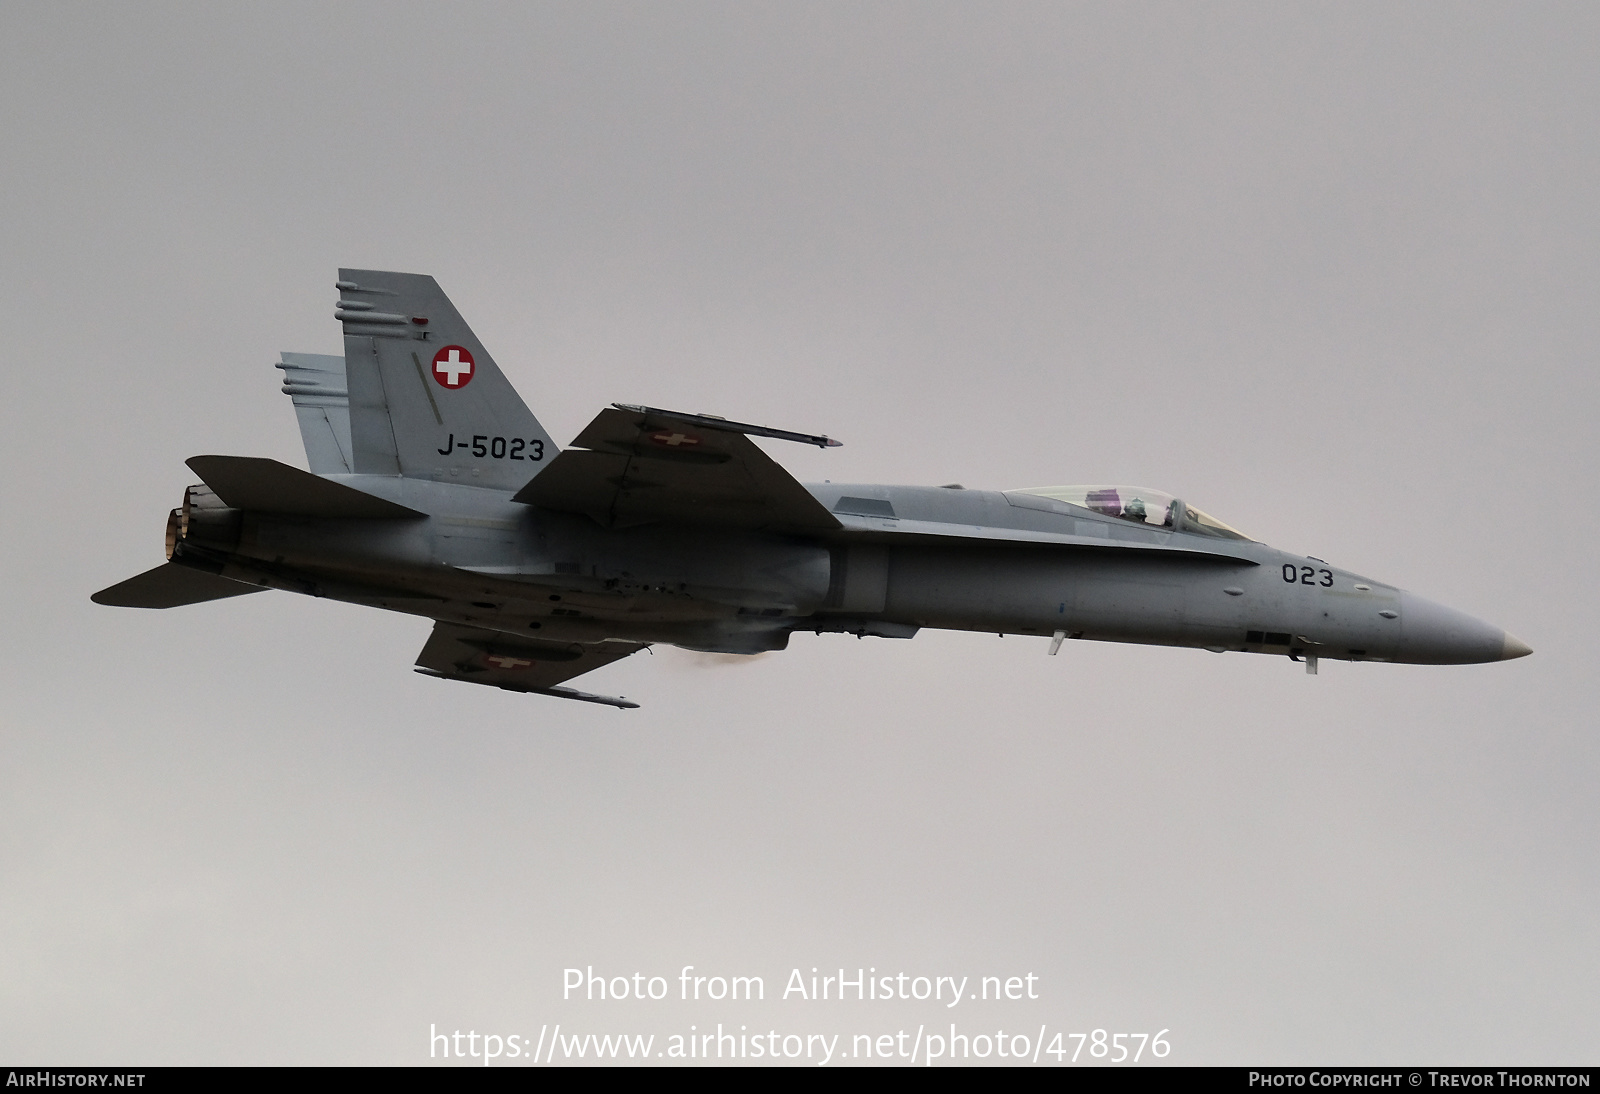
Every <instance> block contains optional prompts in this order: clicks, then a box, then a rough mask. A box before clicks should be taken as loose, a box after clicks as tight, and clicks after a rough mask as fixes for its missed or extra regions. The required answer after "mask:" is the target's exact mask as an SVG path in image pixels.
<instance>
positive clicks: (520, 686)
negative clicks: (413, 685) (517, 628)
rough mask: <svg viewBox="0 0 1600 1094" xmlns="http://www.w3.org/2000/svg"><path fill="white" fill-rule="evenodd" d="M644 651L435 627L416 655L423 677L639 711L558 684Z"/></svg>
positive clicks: (638, 646) (631, 645) (636, 646)
mask: <svg viewBox="0 0 1600 1094" xmlns="http://www.w3.org/2000/svg"><path fill="white" fill-rule="evenodd" d="M644 648H645V643H641V642H595V643H592V644H583V643H578V642H572V643H567V642H543V641H540V640H538V639H534V638H522V637H520V636H518V635H514V634H506V633H504V632H503V631H491V630H484V629H483V628H480V627H463V626H460V625H459V624H456V623H435V624H434V625H433V634H432V635H430V636H429V638H428V643H427V645H425V646H423V647H422V652H421V653H420V654H418V655H417V671H418V672H420V673H422V674H424V675H426V676H437V677H440V678H441V679H445V680H465V681H466V682H467V683H469V684H489V685H491V686H493V687H497V688H504V689H505V690H507V691H527V692H534V693H536V694H539V695H554V696H556V697H558V698H561V699H580V700H582V701H584V702H586V703H604V704H606V705H607V706H614V707H637V706H638V705H639V704H638V703H634V702H630V701H629V700H627V699H613V698H611V697H610V696H608V695H591V694H590V693H589V692H586V691H577V690H575V689H573V688H563V687H557V686H556V685H558V684H560V683H561V682H562V681H565V680H571V679H572V678H573V677H574V676H581V675H583V674H584V673H586V672H592V671H593V670H595V669H597V668H599V667H600V666H602V665H609V664H611V662H613V661H620V660H621V659H622V658H624V657H626V656H628V655H629V654H630V653H635V652H637V651H638V650H642V649H644Z"/></svg>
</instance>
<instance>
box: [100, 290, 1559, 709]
mask: <svg viewBox="0 0 1600 1094" xmlns="http://www.w3.org/2000/svg"><path fill="white" fill-rule="evenodd" d="M338 289H339V303H338V305H337V307H338V310H337V311H336V312H335V313H334V314H335V318H337V319H338V320H339V321H340V322H341V323H343V324H344V350H345V352H344V356H343V357H342V358H341V357H330V356H320V355H315V354H304V353H285V354H284V355H283V360H282V363H280V364H279V365H278V367H279V368H280V369H282V370H283V372H284V380H283V390H284V392H285V393H286V394H287V395H289V396H290V397H291V398H292V399H293V400H294V407H295V413H296V414H297V415H298V417H299V419H300V431H301V435H302V437H303V438H304V440H305V447H306V456H307V458H308V460H309V462H310V467H311V470H310V472H306V471H301V470H298V469H296V468H293V467H289V466H287V465H286V464H282V463H278V462H277V461H275V460H269V459H258V458H252V457H248V456H196V457H194V458H193V459H191V460H189V461H188V463H189V467H190V468H191V469H192V470H193V471H194V473H195V474H196V475H198V476H199V477H200V478H201V479H202V480H203V481H202V482H201V483H197V484H196V485H194V486H191V487H189V488H188V490H187V491H186V492H185V493H184V497H183V504H182V506H181V507H179V508H177V509H174V510H173V511H172V514H171V516H170V517H169V518H168V521H167V544H166V549H167V559H168V561H167V562H166V563H165V564H164V565H161V566H157V567H156V568H155V569H153V570H149V571H146V572H145V573H142V574H140V575H138V576H137V577H133V578H130V579H128V580H127V581H124V582H122V583H120V584H117V585H113V586H111V587H110V588H109V589H103V590H101V591H100V592H98V593H96V594H95V595H94V597H93V599H94V601H95V602H96V603H99V604H112V605H121V606H126V607H139V608H170V607H176V606H178V605H180V604H194V603H199V602H201V601H206V600H217V599H220V598H222V597H229V596H240V595H243V594H245V593H254V592H260V591H261V590H263V589H283V590H287V591H289V592H296V593H307V594H309V595H311V596H322V597H330V598H332V599H335V600H344V601H348V602H350V603H352V604H365V605H369V606H371V607H375V608H387V609H389V610H391V611H397V612H405V613H407V614H410V615H420V616H425V617H427V618H429V619H432V620H433V621H434V625H433V634H432V636H431V637H430V638H429V639H428V641H427V644H426V645H424V646H423V648H422V653H421V655H420V656H419V657H418V658H417V671H418V672H422V673H426V674H428V675H430V676H437V677H441V678H443V679H447V680H465V681H468V682H469V683H476V684H492V685H494V686H495V687H500V688H506V689H509V690H512V691H523V692H536V693H539V694H542V695H554V696H559V697H562V698H566V699H582V700H586V701H589V702H596V703H607V704H610V705H613V706H618V707H632V706H637V704H636V703H632V702H629V701H628V700H626V699H619V698H611V697H608V696H601V695H591V694H588V693H586V692H582V691H577V690H574V689H572V688H568V687H563V686H561V685H562V684H563V683H564V682H565V681H567V680H570V679H572V678H573V677H576V676H579V675H582V674H583V673H586V672H589V671H591V670H593V669H596V668H599V667H600V666H602V665H605V664H609V663H610V662H612V661H616V660H619V659H621V658H623V657H626V656H628V655H629V654H630V653H633V652H635V651H637V650H641V649H643V648H645V647H646V646H647V645H649V644H651V643H653V642H666V643H671V644H673V645H676V646H681V647H684V648H686V649H691V650H704V651H712V652H717V653H740V654H751V653H759V652H763V651H766V650H780V649H783V648H784V647H785V646H786V645H787V644H788V641H789V636H790V634H792V633H793V632H795V631H815V632H818V633H823V632H828V633H843V634H853V635H857V636H867V635H873V636H877V637H880V638H910V637H912V636H913V635H915V634H916V633H917V631H918V630H919V629H920V628H922V627H942V628H947V629H952V630H970V631H987V632H991V633H999V634H1014V635H1037V636H1039V637H1041V638H1044V639H1047V640H1048V641H1049V652H1050V653H1052V654H1054V653H1056V652H1057V650H1059V649H1060V647H1061V644H1062V642H1063V641H1064V640H1065V639H1068V638H1072V639H1094V640H1098V641H1108V642H1137V643H1147V644H1153V645H1165V646H1188V647H1193V648H1197V649H1206V650H1211V651H1213V652H1222V651H1227V650H1234V651H1239V652H1243V653H1270V654H1277V655H1279V656H1288V657H1289V658H1291V659H1294V660H1297V661H1303V662H1304V663H1305V666H1306V671H1307V672H1312V673H1314V672H1316V671H1317V662H1318V661H1319V660H1321V659H1329V658H1332V659H1338V660H1347V661H1399V662H1408V663H1412V664H1467V663H1475V662H1483V661H1503V660H1507V659H1509V658H1513V657H1521V656H1524V655H1525V654H1527V653H1530V652H1532V651H1531V650H1529V648H1528V647H1527V646H1526V645H1524V644H1523V643H1522V642H1519V641H1518V640H1517V639H1515V638H1513V637H1511V636H1510V635H1508V634H1507V633H1506V632H1505V631H1503V630H1501V629H1500V628H1499V627H1494V626H1490V625H1489V624H1487V623H1483V622H1480V621H1479V620H1477V619H1474V618H1472V617H1471V616H1468V615H1464V614H1462V613H1461V612H1458V611H1454V610H1452V609H1450V608H1446V607H1443V606H1442V605H1439V604H1435V603H1432V602H1430V601H1427V600H1424V599H1422V598H1421V597H1419V596H1415V595H1413V594H1411V593H1408V592H1404V591H1402V590H1400V589H1398V588H1395V587H1394V586H1392V585H1387V584H1385V583H1383V582H1381V581H1374V580H1371V579H1369V578H1364V577H1361V576H1359V575H1357V574H1353V573H1350V572H1348V571H1346V570H1342V569H1340V568H1339V567H1337V566H1333V565H1331V564H1329V563H1326V562H1323V561H1322V560H1321V559H1318V558H1309V557H1303V556H1299V555H1289V554H1286V553H1284V552H1283V551H1279V550H1276V549H1274V548H1272V547H1269V546H1267V545H1266V544H1264V543H1259V542H1256V541H1255V540H1252V539H1250V538H1249V537H1248V536H1246V535H1244V534H1243V533H1241V532H1239V531H1236V530H1235V529H1233V528H1230V527H1229V526H1228V525H1226V524H1224V523H1223V522H1222V521H1220V520H1217V519H1216V518H1214V517H1211V516H1209V515H1207V514H1206V513H1204V512H1202V511H1200V510H1199V509H1196V508H1195V507H1194V506H1192V505H1189V504H1187V503H1185V502H1184V501H1181V500H1179V499H1178V498H1175V497H1173V496H1172V495H1170V494H1166V493H1163V492H1161V491H1159V490H1147V489H1144V488H1141V487H1129V486H1119V485H1103V484H1097V485H1089V486H1048V487H1033V488H1028V489H1021V490H1006V491H993V490H968V489H963V488H962V487H960V486H941V487H924V486H883V485H875V484H849V485H846V484H838V483H833V484H824V485H817V484H810V485H802V484H801V483H799V482H797V481H795V479H794V478H793V477H791V476H790V475H789V474H788V473H787V472H785V471H784V470H783V468H782V467H780V466H779V465H778V464H777V463H775V462H773V460H772V459H771V458H770V457H768V456H767V454H766V453H765V452H763V451H762V450H761V449H760V448H758V447H757V446H756V445H755V444H754V443H752V442H751V440H750V438H751V437H752V436H755V437H767V438H773V439H778V440H785V441H797V442H800V443H804V444H813V445H819V446H824V447H827V446H833V445H836V444H838V442H837V441H834V440H831V439H829V438H827V437H823V436H812V435H808V434H803V433H791V432H787V431H785V430H780V429H769V428H766V427H764V426H755V425H745V424H742V423H739V422H732V421H727V420H725V419H723V418H718V417H713V416H710V415H705V414H683V413H678V412H675V411H668V410H658V409H656V408H653V407H643V406H630V405H625V404H621V403H616V404H613V405H612V408H611V409H608V410H602V411H601V412H600V413H599V415H598V416H596V417H595V419H594V421H592V422H590V423H589V425H588V427H587V428H585V429H584V430H583V432H582V433H580V434H579V435H578V437H577V439H576V440H574V441H573V442H572V446H571V447H570V448H567V449H566V450H564V451H563V450H561V449H558V448H557V447H556V445H555V443H554V442H553V441H552V440H551V439H550V435H549V434H548V433H546V432H545V431H544V428H543V427H542V426H541V425H540V424H539V422H538V420H537V419H536V418H534V416H533V414H532V413H531V412H530V411H529V410H528V408H527V406H526V405H525V404H524V403H523V401H522V399H521V398H519V397H518V395H517V393H516V391H515V390H514V389H513V388H512V386H511V384H510V382H509V381H507V380H506V378H505V376H504V375H503V374H502V373H501V372H500V369H499V368H497V367H496V366H495V363H494V359H493V358H492V357H490V356H489V353H488V351H487V350H485V349H484V347H483V345H482V344H481V343H480V342H479V341H478V339H477V338H476V337H475V336H474V335H473V333H472V331H471V329H470V328H469V327H468V326H467V324H466V323H465V322H463V321H462V319H461V316H460V315H459V314H458V313H457V312H456V309H455V307H454V306H453V305H452V304H451V303H450V301H449V299H448V298H447V297H446V296H445V295H444V293H443V292H442V291H440V289H439V286H438V285H437V284H436V283H435V282H434V280H433V278H431V277H426V276H421V275H417V274H402V273H386V272H380V271H375V270H341V271H340V272H339V282H338Z"/></svg>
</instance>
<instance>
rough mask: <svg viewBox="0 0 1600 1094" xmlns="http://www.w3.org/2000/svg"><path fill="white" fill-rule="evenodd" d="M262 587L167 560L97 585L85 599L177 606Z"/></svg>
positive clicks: (138, 605)
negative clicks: (108, 584) (106, 585)
mask: <svg viewBox="0 0 1600 1094" xmlns="http://www.w3.org/2000/svg"><path fill="white" fill-rule="evenodd" d="M263 591H264V590H263V589H262V588H261V587H260V586H259V585H247V584H245V583H244V582H243V581H234V580H233V579H232V578H228V577H218V576H217V575H216V574H212V573H207V572H206V571H204V570H196V569H192V568H191V567H188V566H179V565H177V564H175V563H171V562H167V563H163V564H162V565H160V566H157V567H156V568H155V569H154V570H146V571H145V572H144V573H142V574H140V575H138V576H137V577H130V578H129V579H128V580H126V581H119V582H117V584H115V585H113V586H111V587H110V588H109V589H101V590H100V591H99V592H97V593H95V594H94V595H93V596H91V597H90V598H89V599H90V600H92V601H94V602H95V603H96V604H105V605H108V606H110V607H113V608H179V607H182V606H183V605H185V604H203V603H204V602H206V601H207V600H222V599H223V598H225V597H230V596H244V595H245V594H246V593H259V592H263Z"/></svg>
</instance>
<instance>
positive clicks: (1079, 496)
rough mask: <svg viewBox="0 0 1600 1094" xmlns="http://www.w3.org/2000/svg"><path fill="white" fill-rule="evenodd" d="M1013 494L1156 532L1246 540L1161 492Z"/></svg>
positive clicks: (1085, 489)
mask: <svg viewBox="0 0 1600 1094" xmlns="http://www.w3.org/2000/svg"><path fill="white" fill-rule="evenodd" d="M1017 493H1019V494H1034V495H1036V496H1038V497H1041V498H1050V499H1051V500H1053V501H1064V502H1066V503H1067V504H1068V505H1077V506H1081V507H1082V508H1084V509H1088V510H1090V511H1091V512H1095V513H1099V514H1100V515H1101V516H1106V517H1116V518H1117V519H1118V520H1126V521H1132V522H1134V523H1136V524H1148V525H1151V526H1153V527H1156V528H1170V529H1172V530H1173V531H1177V532H1190V533H1193V534H1196V535H1202V536H1214V537H1216V538H1218V539H1249V538H1250V537H1249V536H1247V535H1245V534H1244V533H1243V532H1241V531H1239V530H1238V529H1237V528H1231V527H1229V526H1228V525H1226V524H1224V523H1222V522H1221V521H1220V520H1218V519H1217V518H1216V517H1213V516H1211V515H1210V514H1208V513H1203V512H1201V511H1200V510H1199V509H1196V508H1195V507H1194V506H1192V505H1188V504H1185V503H1184V502H1182V501H1180V500H1179V499H1178V498H1175V497H1173V496H1172V495H1171V494H1169V493H1167V492H1166V491H1165V490H1151V489H1150V488H1148V487H1145V486H1030V487H1027V488H1025V489H1022V490H1018V491H1017Z"/></svg>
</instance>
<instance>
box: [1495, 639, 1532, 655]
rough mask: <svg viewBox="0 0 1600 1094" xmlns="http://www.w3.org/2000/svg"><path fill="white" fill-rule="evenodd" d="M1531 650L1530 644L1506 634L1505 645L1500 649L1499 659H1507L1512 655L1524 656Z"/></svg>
mask: <svg viewBox="0 0 1600 1094" xmlns="http://www.w3.org/2000/svg"><path fill="white" fill-rule="evenodd" d="M1532 652H1533V647H1532V646H1530V645H1528V644H1527V643H1526V642H1524V641H1523V640H1522V639H1520V638H1513V637H1512V636H1511V635H1509V634H1508V635H1506V644H1505V647H1504V648H1503V649H1501V651H1500V660H1502V661H1509V660H1511V659H1512V658H1513V657H1526V656H1528V654H1530V653H1532Z"/></svg>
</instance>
